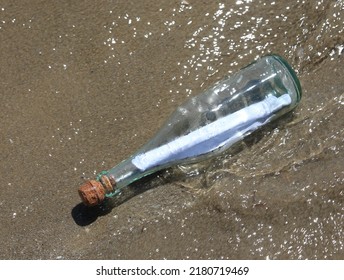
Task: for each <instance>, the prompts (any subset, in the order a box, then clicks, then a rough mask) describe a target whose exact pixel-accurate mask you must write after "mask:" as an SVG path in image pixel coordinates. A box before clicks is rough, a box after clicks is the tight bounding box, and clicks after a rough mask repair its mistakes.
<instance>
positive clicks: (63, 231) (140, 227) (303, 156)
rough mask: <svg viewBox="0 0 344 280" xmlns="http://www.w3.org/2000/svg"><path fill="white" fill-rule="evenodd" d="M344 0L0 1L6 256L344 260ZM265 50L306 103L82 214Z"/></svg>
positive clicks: (1, 237)
mask: <svg viewBox="0 0 344 280" xmlns="http://www.w3.org/2000/svg"><path fill="white" fill-rule="evenodd" d="M343 19H344V1H343V0H337V1H335V0H332V1H310V0H304V1H301V0H290V1H273V2H271V1H264V0H242V1H237V0H227V1H196V0H188V1H179V0H176V1H167V0H162V1H125V0H120V1H89V0H83V1H65V0H62V1H38V0H31V1H22V0H21V1H19V0H15V1H12V0H11V1H10V0H3V1H1V3H0V61H1V64H0V104H1V110H0V159H1V160H0V174H1V176H2V184H1V187H0V225H1V227H0V258H1V259H343V258H344V250H343V246H344V233H343V228H344V227H343V221H344V184H343V183H344V169H343V166H344V125H343V124H344V123H343V119H344V110H343V109H344V108H343V105H344V55H343V54H344V21H343ZM270 53H275V54H279V55H281V56H283V57H284V58H285V59H286V60H288V61H289V62H290V64H291V65H292V67H293V68H294V69H295V71H296V72H297V75H298V77H299V78H300V81H301V84H302V89H303V97H302V100H301V103H300V105H299V106H298V107H297V108H296V109H295V110H294V111H293V112H292V113H291V114H289V115H288V116H286V117H285V118H283V119H281V120H278V121H277V122H274V123H273V124H271V125H268V126H267V127H265V128H264V129H263V130H261V131H259V132H257V133H254V134H253V135H252V136H250V137H249V138H248V139H246V140H245V141H244V142H243V143H242V144H241V146H240V149H239V150H238V151H236V152H235V153H232V152H227V153H225V154H223V155H222V156H220V157H217V158H215V159H212V160H208V161H205V162H202V163H200V164H195V165H192V166H175V167H173V168H170V169H168V170H163V171H161V172H158V173H157V174H153V175H150V176H148V177H147V178H144V179H143V180H140V181H138V182H137V183H135V184H133V185H132V186H130V187H129V188H128V190H126V191H124V192H123V194H122V195H121V196H119V197H118V198H114V199H112V200H107V201H106V202H105V203H104V204H103V205H101V206H99V207H94V208H87V207H85V206H84V205H82V204H81V201H80V198H79V196H78V192H77V189H78V187H79V185H80V184H82V183H83V182H84V181H85V180H87V179H91V178H95V177H96V175H97V174H98V173H99V172H101V171H102V170H107V169H109V168H111V167H112V166H114V165H116V164H118V163H119V162H121V161H122V160H124V159H125V158H127V157H128V156H130V155H131V154H133V153H134V152H135V151H136V150H137V149H138V148H140V147H141V146H142V145H144V144H145V143H146V142H147V141H148V140H149V139H150V138H151V137H152V136H153V135H154V134H155V133H156V131H157V130H158V129H159V128H160V126H161V125H162V124H163V123H164V121H165V120H166V119H167V118H168V116H169V115H170V114H171V113H172V112H173V111H174V110H175V109H176V108H177V107H178V105H180V104H181V103H183V102H184V101H185V100H187V99H188V98H190V97H191V96H195V95H197V94H198V93H200V92H202V91H203V90H205V89H206V88H207V87H209V86H211V85H212V84H214V83H215V82H216V81H218V80H220V79H221V78H223V77H224V76H226V75H230V74H232V73H235V72H236V71H238V70H239V69H240V68H242V67H244V66H246V65H247V64H248V63H250V62H252V61H253V60H255V59H257V58H259V57H261V56H263V55H266V54H270Z"/></svg>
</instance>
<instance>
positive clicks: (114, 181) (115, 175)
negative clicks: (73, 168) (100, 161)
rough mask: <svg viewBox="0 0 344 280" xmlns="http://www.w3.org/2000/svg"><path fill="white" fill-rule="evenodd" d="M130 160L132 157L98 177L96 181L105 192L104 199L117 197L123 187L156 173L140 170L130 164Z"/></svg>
mask: <svg viewBox="0 0 344 280" xmlns="http://www.w3.org/2000/svg"><path fill="white" fill-rule="evenodd" d="M132 159H133V157H129V158H128V159H126V160H124V161H122V162H121V163H119V164H118V165H116V166H114V167H113V168H111V169H109V170H108V171H103V172H101V173H100V174H99V175H98V180H99V181H100V182H101V184H102V185H103V187H104V189H105V190H106V194H105V196H106V197H113V196H115V195H117V194H118V193H119V192H120V191H121V190H122V189H123V188H124V187H126V186H128V185H129V184H131V183H133V182H135V181H136V180H138V179H140V178H142V177H144V176H146V175H148V174H151V173H153V172H155V171H156V170H140V169H139V168H137V167H136V166H135V165H134V164H133V163H132Z"/></svg>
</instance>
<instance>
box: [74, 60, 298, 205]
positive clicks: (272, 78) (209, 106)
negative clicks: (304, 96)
mask: <svg viewBox="0 0 344 280" xmlns="http://www.w3.org/2000/svg"><path fill="white" fill-rule="evenodd" d="M300 99H301V85H300V82H299V80H298V78H297V76H296V74H295V72H294V71H293V70H292V68H291V67H290V66H289V64H288V63H287V62H286V61H285V60H284V59H283V58H282V57H280V56H278V55H269V56H265V57H262V58H260V59H259V60H257V61H255V62H253V63H252V64H250V65H248V66H246V67H245V68H243V69H241V70H240V71H239V72H237V73H235V74H233V75H232V76H230V77H226V78H224V79H223V80H221V81H219V82H217V83H216V84H215V85H214V86H212V87H210V88H209V89H207V90H206V91H204V92H203V93H201V94H200V95H198V96H195V97H193V98H191V99H189V100H188V101H186V102H185V103H184V104H183V105H181V106H180V107H178V108H177V109H176V111H175V112H174V113H173V114H172V115H171V117H170V118H169V119H168V120H167V122H166V123H165V124H164V125H163V127H162V128H161V129H160V131H159V132H158V133H157V134H156V135H155V136H154V137H153V138H152V139H151V140H150V141H149V142H148V143H147V144H146V145H144V146H143V147H142V148H141V149H140V150H138V151H137V152H136V153H135V154H133V155H132V156H130V157H129V158H128V159H126V160H124V161H122V162H121V163H120V164H118V165H116V166H115V167H113V168H112V169H110V170H108V171H103V172H101V173H100V174H99V175H98V178H97V180H90V181H87V182H86V183H85V184H83V185H82V186H81V187H80V188H79V195H80V197H81V198H82V200H83V202H84V204H86V205H88V206H93V205H97V204H100V203H101V202H102V201H103V200H104V199H105V197H112V196H115V195H117V194H118V193H119V192H120V191H121V190H122V189H123V188H124V187H126V186H127V185H129V184H130V183H132V182H134V181H136V180H138V179H140V178H142V177H144V176H147V175H148V174H151V173H154V172H156V171H158V170H161V169H165V168H168V167H170V166H173V165H176V164H181V163H182V164H187V163H193V162H196V161H201V160H204V159H207V158H209V157H213V156H216V155H219V154H220V153H222V152H223V151H224V150H226V149H228V148H229V147H231V146H232V145H233V144H235V143H236V142H238V141H240V140H242V139H243V138H244V137H245V136H247V135H249V134H251V133H252V132H253V131H255V130H257V129H258V128H260V127H261V126H263V125H265V124H266V123H268V122H271V121H272V120H275V119H276V118H278V117H280V116H282V115H284V114H285V113H287V112H289V111H291V110H292V109H293V108H295V107H296V106H297V104H298V103H299V101H300Z"/></svg>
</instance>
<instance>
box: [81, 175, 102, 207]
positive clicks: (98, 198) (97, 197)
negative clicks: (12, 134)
mask: <svg viewBox="0 0 344 280" xmlns="http://www.w3.org/2000/svg"><path fill="white" fill-rule="evenodd" d="M78 192H79V195H80V197H81V200H82V202H83V203H84V204H85V205H86V206H95V205H98V204H100V203H102V202H103V200H104V199H105V189H104V187H103V185H102V183H100V182H98V181H96V180H89V181H87V182H86V183H84V184H83V185H81V186H80V187H79V190H78Z"/></svg>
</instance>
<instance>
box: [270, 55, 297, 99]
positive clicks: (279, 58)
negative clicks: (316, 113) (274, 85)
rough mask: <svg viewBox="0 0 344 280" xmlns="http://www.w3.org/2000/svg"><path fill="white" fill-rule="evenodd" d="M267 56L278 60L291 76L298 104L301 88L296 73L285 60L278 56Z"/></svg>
mask: <svg viewBox="0 0 344 280" xmlns="http://www.w3.org/2000/svg"><path fill="white" fill-rule="evenodd" d="M269 56H272V57H274V58H275V59H276V60H278V61H279V62H280V63H281V64H282V65H283V66H284V67H286V68H287V70H288V71H289V73H290V74H291V76H292V78H293V82H294V86H295V88H296V92H297V100H296V101H297V102H299V101H300V100H301V97H302V88H301V82H300V80H299V78H298V77H297V75H296V72H295V71H294V69H293V68H292V67H291V66H290V64H289V63H288V62H287V60H285V59H284V58H283V57H281V56H280V55H277V54H271V55H269Z"/></svg>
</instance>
